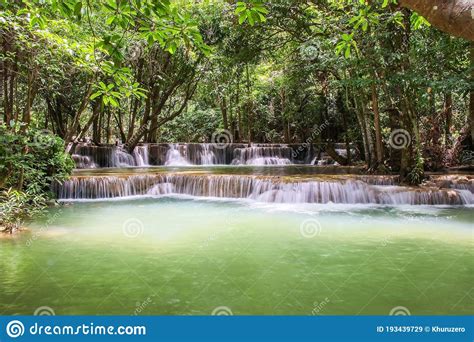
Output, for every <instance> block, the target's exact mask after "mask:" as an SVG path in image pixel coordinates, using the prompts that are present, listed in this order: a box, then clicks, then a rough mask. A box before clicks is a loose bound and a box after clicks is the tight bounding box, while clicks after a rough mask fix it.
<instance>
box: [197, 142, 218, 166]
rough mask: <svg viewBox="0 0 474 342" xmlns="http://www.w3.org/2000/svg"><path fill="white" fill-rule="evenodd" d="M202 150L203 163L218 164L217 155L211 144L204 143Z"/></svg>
mask: <svg viewBox="0 0 474 342" xmlns="http://www.w3.org/2000/svg"><path fill="white" fill-rule="evenodd" d="M201 146H202V151H201V153H200V158H201V165H214V164H216V155H215V154H214V152H213V151H211V148H210V146H211V145H210V144H202V145H201Z"/></svg>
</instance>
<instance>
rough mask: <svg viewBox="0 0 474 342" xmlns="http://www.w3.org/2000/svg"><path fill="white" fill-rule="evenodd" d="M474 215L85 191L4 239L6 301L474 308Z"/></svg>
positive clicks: (11, 307)
mask: <svg viewBox="0 0 474 342" xmlns="http://www.w3.org/2000/svg"><path fill="white" fill-rule="evenodd" d="M473 219H474V208H433V207H431V208H428V207H416V208H414V207H405V208H381V207H367V206H344V205H320V206H318V205H308V206H302V205H298V206H292V205H276V204H255V203H251V202H245V201H240V202H238V201H236V202H230V201H211V200H193V199H183V198H181V199H176V198H175V199H173V198H161V199H142V200H134V201H130V200H127V201H125V200H124V201H109V202H89V203H75V204H72V205H67V206H62V207H58V208H55V209H53V210H50V212H49V213H48V217H46V218H43V219H41V220H37V221H35V222H33V223H32V224H31V231H30V232H29V233H25V234H20V235H19V236H17V237H16V238H13V239H5V238H3V239H0V314H33V312H34V311H35V309H36V308H38V307H40V306H48V307H50V308H52V309H53V310H54V311H55V313H56V314H57V315H70V314H124V315H133V314H140V315H145V314H165V315H199V314H205V315H207V314H211V313H212V311H213V310H214V309H215V308H217V307H223V306H224V307H227V308H228V310H231V311H232V312H233V314H235V315H249V314H250V315H252V314H265V315H283V314H289V315H296V314H297V315H312V314H321V315H331V314H362V315H367V314H383V315H385V314H388V313H389V312H390V310H391V309H392V308H394V307H397V306H403V307H405V308H407V309H408V310H409V311H410V312H411V314H412V315H424V314H428V315H434V314H448V315H454V314H472V313H473V305H474V300H473V298H474V292H473V289H474V288H473V284H474V258H473V256H474V251H473V248H472V247H473V244H474V239H473V228H472V222H473ZM227 308H226V309H225V310H227Z"/></svg>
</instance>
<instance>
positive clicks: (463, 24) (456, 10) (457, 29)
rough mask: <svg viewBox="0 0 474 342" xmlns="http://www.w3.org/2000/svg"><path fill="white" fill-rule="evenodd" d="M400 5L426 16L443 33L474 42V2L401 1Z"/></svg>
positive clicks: (458, 0) (447, 0) (455, 0)
mask: <svg viewBox="0 0 474 342" xmlns="http://www.w3.org/2000/svg"><path fill="white" fill-rule="evenodd" d="M399 3H400V5H401V6H403V7H406V8H409V9H411V10H413V11H416V12H417V13H419V14H420V15H422V16H424V17H425V18H426V19H427V20H428V21H429V22H430V23H431V24H432V25H433V26H434V27H436V28H438V29H440V30H441V31H444V32H447V33H449V34H451V35H453V36H456V37H462V38H465V39H468V40H470V41H474V18H473V16H474V14H473V7H474V4H473V2H472V0H400V1H399Z"/></svg>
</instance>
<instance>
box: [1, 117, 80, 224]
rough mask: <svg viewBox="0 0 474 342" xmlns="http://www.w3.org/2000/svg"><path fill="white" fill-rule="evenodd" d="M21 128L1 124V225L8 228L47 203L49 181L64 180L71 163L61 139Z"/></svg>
mask: <svg viewBox="0 0 474 342" xmlns="http://www.w3.org/2000/svg"><path fill="white" fill-rule="evenodd" d="M16 127H18V128H19V129H18V130H16V129H15V128H16ZM22 127H23V125H22V124H21V123H15V122H12V123H11V125H10V127H6V126H5V125H0V137H1V142H0V190H1V191H2V195H1V197H2V202H1V203H2V204H1V206H0V215H1V216H0V227H2V226H3V227H6V228H8V229H10V230H11V229H12V228H17V227H18V226H19V224H20V223H21V222H22V220H24V219H25V218H28V217H29V216H31V215H32V214H34V213H37V212H38V211H39V210H41V209H42V208H43V207H44V206H46V204H47V202H48V200H49V199H50V198H51V197H50V195H49V193H50V186H51V184H52V183H53V182H61V181H62V180H64V179H65V178H66V177H67V176H68V175H69V174H70V173H71V171H72V168H73V166H74V162H73V161H72V159H71V157H70V156H69V154H68V153H66V152H65V151H64V141H63V140H62V139H60V138H58V137H57V136H54V135H53V134H51V132H49V131H45V130H38V129H28V130H26V131H24V130H22Z"/></svg>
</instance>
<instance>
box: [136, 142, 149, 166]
mask: <svg viewBox="0 0 474 342" xmlns="http://www.w3.org/2000/svg"><path fill="white" fill-rule="evenodd" d="M148 156H149V152H148V145H147V144H145V145H142V146H136V147H135V149H134V150H133V157H134V159H135V162H136V165H137V166H150V162H149V157H148Z"/></svg>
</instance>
